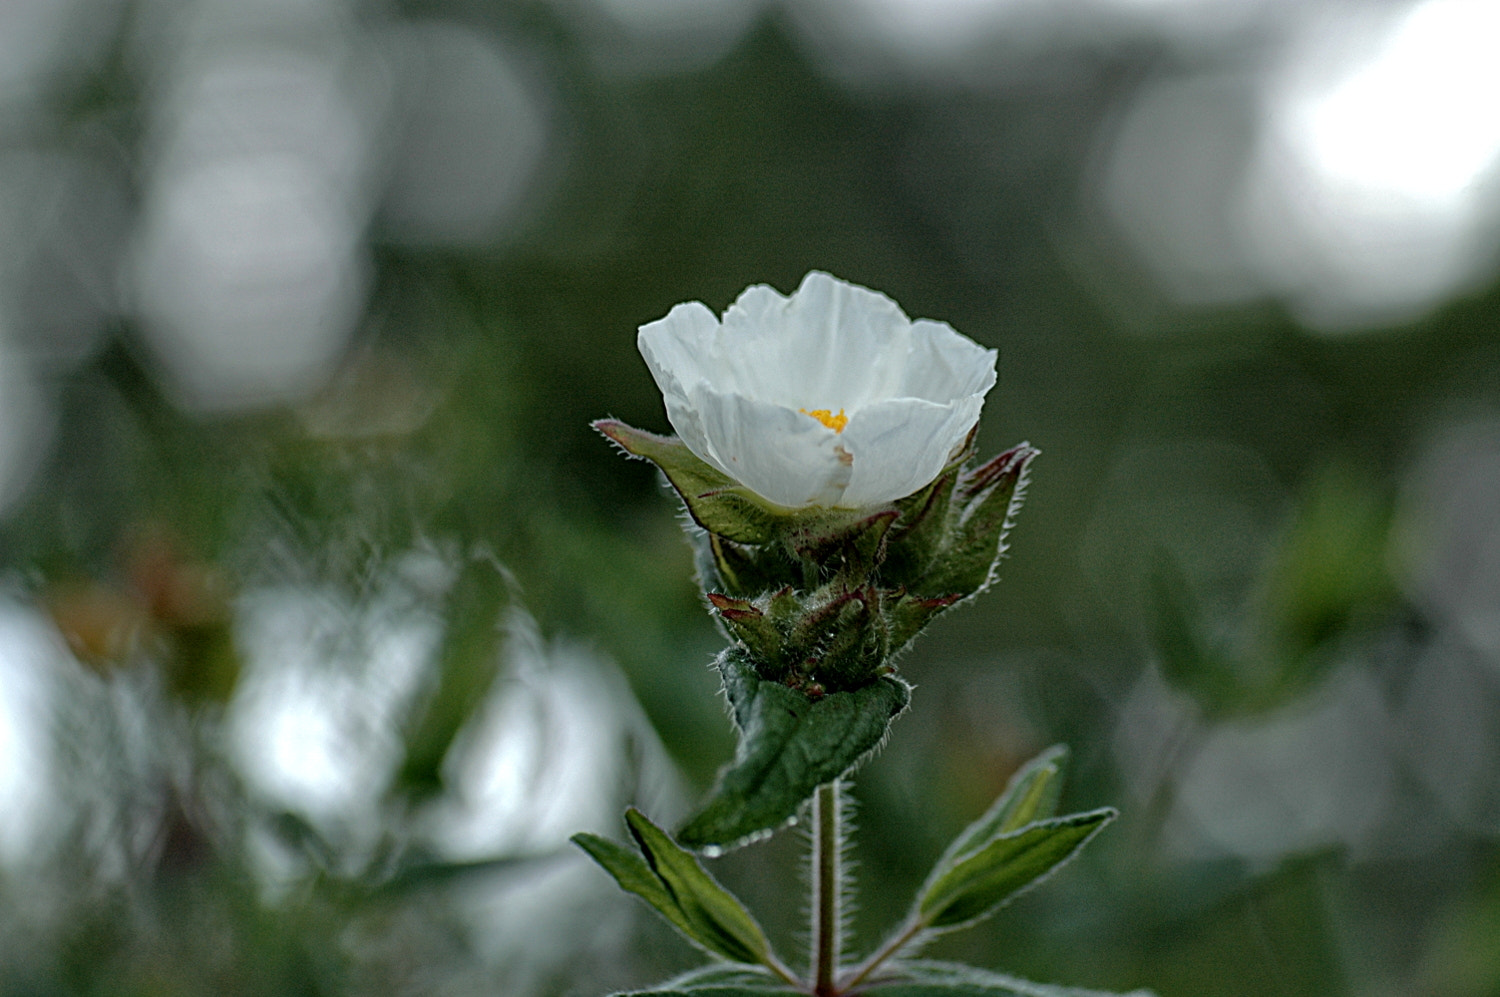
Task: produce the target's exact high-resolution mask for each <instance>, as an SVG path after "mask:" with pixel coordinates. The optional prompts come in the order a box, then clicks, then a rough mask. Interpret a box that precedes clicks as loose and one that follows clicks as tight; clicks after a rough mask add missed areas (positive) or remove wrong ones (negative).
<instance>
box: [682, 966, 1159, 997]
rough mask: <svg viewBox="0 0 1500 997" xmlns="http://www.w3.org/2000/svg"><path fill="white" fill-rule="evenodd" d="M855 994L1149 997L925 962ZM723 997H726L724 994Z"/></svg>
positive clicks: (877, 996)
mask: <svg viewBox="0 0 1500 997" xmlns="http://www.w3.org/2000/svg"><path fill="white" fill-rule="evenodd" d="M687 992H689V993H693V991H687ZM859 992H860V993H861V994H869V995H870V997H1152V994H1151V992H1150V991H1149V990H1132V991H1130V992H1129V993H1128V994H1117V993H1112V992H1106V991H1103V990H1082V989H1079V988H1078V987H1062V986H1056V985H1054V984H1050V983H1033V982H1032V981H1030V980H1022V979H1018V978H1016V977H1014V976H1006V975H1004V974H1001V973H992V972H990V971H989V970H984V969H975V968H974V967H973V966H963V965H959V964H957V963H950V962H931V961H928V960H925V959H924V960H921V961H916V962H907V963H901V964H899V965H897V966H895V967H892V969H891V971H890V972H889V973H888V974H886V975H883V976H882V977H881V978H880V979H879V980H877V981H876V982H875V983H871V984H867V985H865V986H863V987H861V988H860V990H859ZM695 997H706V995H695ZM724 997H728V992H726V993H725V994H724Z"/></svg>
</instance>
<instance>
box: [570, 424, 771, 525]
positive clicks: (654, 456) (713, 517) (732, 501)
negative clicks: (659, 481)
mask: <svg viewBox="0 0 1500 997" xmlns="http://www.w3.org/2000/svg"><path fill="white" fill-rule="evenodd" d="M593 426H594V428H595V429H597V430H598V431H599V432H600V433H603V434H604V435H605V436H606V437H608V438H609V439H610V440H612V441H614V442H615V443H616V444H618V445H619V446H620V448H621V449H622V450H624V451H625V452H626V453H628V454H630V455H631V456H633V457H641V458H643V459H645V460H649V461H651V463H653V464H655V465H656V466H657V467H659V468H661V472H662V473H663V474H665V475H666V476H667V480H668V481H670V482H671V483H672V487H673V488H675V489H676V490H677V494H678V495H680V496H682V501H683V504H684V505H686V506H687V511H688V515H690V516H692V517H693V521H694V522H696V523H697V524H698V525H699V526H701V527H703V528H704V529H705V530H708V531H709V532H710V533H717V534H718V535H719V536H721V537H727V538H728V539H730V540H733V541H735V542H736V543H742V544H765V543H771V542H772V541H774V540H777V539H779V538H781V537H783V536H785V535H786V533H787V532H788V530H789V529H790V528H791V526H792V524H793V522H794V516H795V514H794V512H793V511H792V510H791V509H786V508H783V507H782V506H779V505H776V504H774V503H772V502H768V501H767V500H766V499H764V498H761V497H760V496H759V495H757V494H756V493H755V492H753V491H751V490H750V489H748V488H746V487H745V486H744V485H741V484H740V483H739V482H737V481H735V480H734V479H733V478H731V477H729V475H727V474H725V473H724V472H722V471H720V470H719V469H718V468H715V467H713V466H711V465H709V464H707V463H705V462H704V461H703V460H702V459H701V458H700V457H699V456H698V455H697V454H695V453H693V452H692V451H691V450H689V449H688V445H687V444H686V443H684V442H682V440H680V439H678V438H677V437H675V436H658V435H656V434H655V433H648V432H646V431H645V430H643V429H636V428H635V427H633V426H627V425H626V424H625V423H623V422H619V421H618V420H615V419H600V420H599V421H597V422H595V423H594V424H593Z"/></svg>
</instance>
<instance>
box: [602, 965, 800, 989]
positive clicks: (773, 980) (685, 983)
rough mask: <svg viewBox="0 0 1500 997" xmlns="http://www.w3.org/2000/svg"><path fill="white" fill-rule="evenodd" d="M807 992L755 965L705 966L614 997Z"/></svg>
mask: <svg viewBox="0 0 1500 997" xmlns="http://www.w3.org/2000/svg"><path fill="white" fill-rule="evenodd" d="M768 994H774V995H781V994H788V995H790V994H797V995H801V997H806V991H804V990H800V989H798V988H796V987H793V986H790V985H789V984H787V983H785V982H783V981H782V980H780V979H778V978H777V977H776V976H774V975H772V974H771V973H769V972H767V971H766V970H764V969H761V968H759V967H758V966H704V967H703V968H701V969H695V970H693V971H692V972H689V973H684V974H683V975H682V976H679V977H677V978H676V979H673V980H670V981H668V982H666V983H663V984H661V985H660V986H656V987H652V988H651V989H650V990H632V991H631V992H630V993H628V994H616V995H615V997H766V995H768Z"/></svg>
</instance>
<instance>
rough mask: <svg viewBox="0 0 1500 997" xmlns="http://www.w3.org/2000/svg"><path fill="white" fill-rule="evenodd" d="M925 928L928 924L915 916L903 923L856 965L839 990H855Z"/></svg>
mask: <svg viewBox="0 0 1500 997" xmlns="http://www.w3.org/2000/svg"><path fill="white" fill-rule="evenodd" d="M925 930H927V925H926V924H925V923H924V922H922V921H921V920H920V919H918V918H916V917H913V918H912V919H911V920H909V921H907V922H906V924H904V925H902V926H901V928H900V930H898V931H897V932H896V933H895V934H893V935H891V937H890V938H889V939H888V940H887V941H886V943H885V944H884V945H882V946H881V947H880V948H879V949H878V950H877V951H876V952H875V953H874V954H873V955H871V956H870V958H868V959H866V960H865V961H864V962H863V963H861V964H860V965H858V966H856V967H855V968H854V969H853V970H851V971H850V972H849V975H847V976H845V977H844V978H843V979H842V980H840V981H839V990H838V992H840V993H844V992H847V991H849V990H853V989H854V988H855V987H857V986H859V985H860V984H861V983H863V982H865V980H867V979H869V978H870V975H871V974H872V973H874V972H875V970H877V969H879V968H880V967H881V965H882V964H884V963H885V961H886V960H887V959H889V958H891V957H892V956H894V955H897V954H898V953H899V952H900V951H901V950H902V949H904V948H906V947H907V946H908V945H910V944H911V943H912V940H913V939H915V938H916V937H917V936H918V935H920V934H921V933H922V932H923V931H925Z"/></svg>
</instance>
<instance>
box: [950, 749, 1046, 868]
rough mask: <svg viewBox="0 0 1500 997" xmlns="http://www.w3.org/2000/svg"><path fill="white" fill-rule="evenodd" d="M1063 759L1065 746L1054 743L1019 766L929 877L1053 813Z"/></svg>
mask: <svg viewBox="0 0 1500 997" xmlns="http://www.w3.org/2000/svg"><path fill="white" fill-rule="evenodd" d="M1067 762H1068V747H1067V745H1064V744H1056V745H1053V746H1052V747H1050V748H1048V749H1047V750H1046V751H1044V752H1042V753H1041V754H1040V755H1037V756H1036V757H1035V758H1033V759H1032V760H1031V761H1029V762H1027V763H1026V764H1025V765H1023V766H1021V768H1020V769H1019V770H1018V771H1017V772H1016V774H1015V775H1013V776H1011V778H1010V782H1009V783H1008V784H1007V785H1006V787H1005V791H1004V792H1003V793H1001V794H1000V795H999V797H997V798H996V800H995V802H994V803H993V804H991V805H990V808H989V810H987V811H985V813H984V816H982V817H980V818H979V819H978V820H976V821H975V822H974V823H972V824H970V825H969V826H968V827H966V828H965V829H964V831H963V833H962V834H960V835H959V836H958V837H957V838H954V839H953V844H951V845H949V846H948V850H947V851H946V852H944V853H943V857H942V858H940V859H938V861H937V865H935V866H934V867H933V873H932V877H933V878H934V879H935V878H937V877H938V876H941V875H942V874H943V873H945V872H947V871H948V870H949V869H951V868H953V866H954V865H955V864H956V863H958V862H960V861H962V860H963V859H966V858H968V857H969V856H970V855H972V854H974V853H975V852H976V851H978V850H980V849H981V848H984V847H985V846H987V845H988V844H989V843H990V842H992V841H994V840H995V839H996V838H998V837H1000V836H1001V835H1005V834H1010V833H1012V832H1014V831H1019V830H1020V829H1021V828H1023V827H1025V826H1026V825H1027V824H1031V823H1033V822H1035V821H1040V820H1046V819H1047V818H1049V817H1051V816H1052V815H1053V814H1055V813H1056V812H1057V799H1058V797H1059V796H1060V795H1061V794H1062V772H1063V766H1064V765H1066V764H1067Z"/></svg>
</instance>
